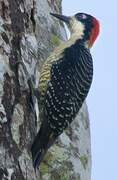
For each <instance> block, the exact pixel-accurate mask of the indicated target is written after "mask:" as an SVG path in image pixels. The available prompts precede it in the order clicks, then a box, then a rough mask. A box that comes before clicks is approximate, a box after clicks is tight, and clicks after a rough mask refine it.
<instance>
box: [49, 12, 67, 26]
mask: <svg viewBox="0 0 117 180" xmlns="http://www.w3.org/2000/svg"><path fill="white" fill-rule="evenodd" d="M50 15H52V16H54V17H56V18H57V19H60V20H61V21H63V22H65V23H67V24H68V23H69V17H67V16H64V15H60V14H53V13H50Z"/></svg>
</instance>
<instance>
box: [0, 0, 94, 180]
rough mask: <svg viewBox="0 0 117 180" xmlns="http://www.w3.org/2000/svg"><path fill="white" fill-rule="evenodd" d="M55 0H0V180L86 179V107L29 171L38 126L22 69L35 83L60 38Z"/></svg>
mask: <svg viewBox="0 0 117 180" xmlns="http://www.w3.org/2000/svg"><path fill="white" fill-rule="evenodd" d="M50 12H54V13H61V0H0V180H39V179H41V180H90V179H91V149H90V127H89V119H88V111H87V106H86V104H85V103H84V105H83V107H82V108H81V111H80V113H79V115H78V116H77V118H76V119H75V121H74V122H73V123H72V124H71V126H70V127H69V128H68V129H67V130H66V131H65V132H64V133H63V134H62V135H61V136H60V138H59V139H58V141H57V143H56V144H55V145H54V146H53V147H52V148H50V150H49V151H48V153H47V155H46V157H45V159H44V161H43V162H42V163H41V166H40V170H39V174H35V172H34V169H33V166H32V159H31V153H30V147H31V144H32V142H33V140H34V137H35V135H36V132H37V129H38V128H39V118H38V113H39V111H38V105H37V101H36V99H32V96H31V92H30V88H29V86H28V83H27V73H26V71H25V69H23V67H22V65H21V64H20V63H18V62H19V61H22V62H24V63H25V66H26V69H27V71H28V73H29V74H30V76H31V77H32V79H33V82H34V85H35V87H37V86H38V80H39V71H40V69H41V66H42V63H43V62H44V60H45V59H46V58H47V57H48V55H49V52H50V51H52V49H53V48H54V47H55V46H58V45H59V43H60V40H66V33H65V29H64V26H63V24H62V23H60V22H58V21H56V20H55V19H53V18H52V17H51V16H50V14H49V13H50Z"/></svg>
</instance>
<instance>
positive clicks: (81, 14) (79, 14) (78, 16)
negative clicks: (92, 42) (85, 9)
mask: <svg viewBox="0 0 117 180" xmlns="http://www.w3.org/2000/svg"><path fill="white" fill-rule="evenodd" d="M75 17H76V18H77V19H78V20H85V19H87V16H86V14H84V13H78V14H76V15H75Z"/></svg>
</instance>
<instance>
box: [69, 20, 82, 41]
mask: <svg viewBox="0 0 117 180" xmlns="http://www.w3.org/2000/svg"><path fill="white" fill-rule="evenodd" d="M70 26H71V28H70V29H71V38H72V37H74V38H76V39H82V37H83V35H84V30H85V26H84V25H83V24H82V23H81V22H80V21H77V20H76V19H75V17H73V18H72V19H71V24H70Z"/></svg>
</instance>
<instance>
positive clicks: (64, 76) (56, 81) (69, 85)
mask: <svg viewBox="0 0 117 180" xmlns="http://www.w3.org/2000/svg"><path fill="white" fill-rule="evenodd" d="M51 15H52V16H54V17H55V18H58V19H59V20H61V21H63V22H65V23H66V24H67V26H68V28H69V30H70V33H71V36H70V39H69V40H68V41H66V42H62V43H61V44H60V45H59V46H58V47H57V48H55V49H54V51H53V52H52V53H51V54H50V56H49V57H48V58H47V60H46V61H45V63H44V65H43V67H42V71H41V75H40V81H39V94H40V98H39V108H41V111H42V124H41V127H40V130H39V132H38V134H37V135H36V137H35V139H34V142H33V144H32V147H31V152H32V159H33V165H34V168H35V169H36V168H39V165H40V163H41V161H42V160H43V158H44V155H45V154H46V152H47V150H48V149H49V148H50V147H51V146H52V145H53V143H54V142H55V140H56V139H57V137H58V136H59V135H60V134H61V133H63V131H64V130H65V129H66V128H67V127H68V126H69V124H70V123H71V122H72V121H73V120H74V119H75V117H76V115H77V114H78V112H79V110H80V108H81V106H82V104H83V102H84V100H85V98H86V96H87V94H88V92H89V89H90V86H91V83H92V77H93V61H92V56H91V54H90V48H91V47H92V45H93V43H94V41H95V40H96V38H97V36H98V34H99V22H98V20H97V19H96V18H95V17H93V16H91V15H88V14H86V13H77V14H75V15H74V16H64V15H59V14H53V13H51Z"/></svg>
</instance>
